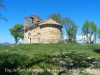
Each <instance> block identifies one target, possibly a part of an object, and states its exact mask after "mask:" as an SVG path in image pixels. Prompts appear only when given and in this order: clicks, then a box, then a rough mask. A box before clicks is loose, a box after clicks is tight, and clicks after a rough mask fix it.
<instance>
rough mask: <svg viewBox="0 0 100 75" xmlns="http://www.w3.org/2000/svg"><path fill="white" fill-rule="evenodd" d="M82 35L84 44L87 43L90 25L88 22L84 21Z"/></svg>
mask: <svg viewBox="0 0 100 75" xmlns="http://www.w3.org/2000/svg"><path fill="white" fill-rule="evenodd" d="M82 33H83V35H86V43H89V41H88V39H89V36H88V35H89V33H90V24H89V21H88V20H86V21H85V22H84V24H83V27H82Z"/></svg>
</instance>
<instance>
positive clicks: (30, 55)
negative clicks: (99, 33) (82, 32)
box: [0, 44, 100, 75]
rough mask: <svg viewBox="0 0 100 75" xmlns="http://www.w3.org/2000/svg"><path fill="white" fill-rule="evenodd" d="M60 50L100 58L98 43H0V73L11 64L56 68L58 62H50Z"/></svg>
mask: <svg viewBox="0 0 100 75" xmlns="http://www.w3.org/2000/svg"><path fill="white" fill-rule="evenodd" d="M61 51H63V52H73V54H74V53H75V54H74V55H76V54H77V56H78V55H79V54H86V55H87V56H89V57H94V58H96V59H97V60H100V44H83V45H82V44H22V45H14V47H11V46H3V45H0V74H2V73H1V72H2V71H3V70H4V68H5V67H10V68H11V66H12V68H48V67H49V68H57V69H58V64H56V63H54V62H52V58H54V54H55V53H57V52H61ZM77 58H78V57H77ZM59 59H60V58H59ZM79 59H80V58H79ZM2 75H3V74H2ZM6 75H8V74H6ZM14 75H18V74H14ZM19 75H20V74H19ZM22 75H29V74H25V73H24V74H22Z"/></svg>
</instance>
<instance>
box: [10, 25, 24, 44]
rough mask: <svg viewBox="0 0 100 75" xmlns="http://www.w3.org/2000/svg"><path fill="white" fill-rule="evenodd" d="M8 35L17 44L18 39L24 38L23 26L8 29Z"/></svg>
mask: <svg viewBox="0 0 100 75" xmlns="http://www.w3.org/2000/svg"><path fill="white" fill-rule="evenodd" d="M10 33H11V35H12V36H14V39H15V42H16V44H17V42H18V40H19V38H22V39H23V37H24V35H23V34H24V26H23V25H22V24H16V25H15V26H14V27H13V28H10Z"/></svg>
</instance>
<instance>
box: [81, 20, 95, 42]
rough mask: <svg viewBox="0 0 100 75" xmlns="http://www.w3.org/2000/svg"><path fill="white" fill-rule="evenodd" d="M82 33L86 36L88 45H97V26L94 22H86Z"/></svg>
mask: <svg viewBox="0 0 100 75" xmlns="http://www.w3.org/2000/svg"><path fill="white" fill-rule="evenodd" d="M82 33H83V35H84V36H86V43H96V38H97V26H96V24H95V23H94V22H91V21H88V20H86V21H85V22H84V24H83V27H82ZM92 39H93V40H92Z"/></svg>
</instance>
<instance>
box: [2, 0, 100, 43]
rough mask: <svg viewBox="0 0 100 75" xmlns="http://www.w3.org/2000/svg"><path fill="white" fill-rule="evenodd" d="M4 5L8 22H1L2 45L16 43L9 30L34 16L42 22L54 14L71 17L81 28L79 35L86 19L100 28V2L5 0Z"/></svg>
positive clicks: (79, 0)
mask: <svg viewBox="0 0 100 75" xmlns="http://www.w3.org/2000/svg"><path fill="white" fill-rule="evenodd" d="M4 4H5V6H6V8H7V11H5V10H3V9H2V10H0V13H1V14H2V15H4V16H5V17H6V18H7V19H8V22H6V21H4V20H0V35H1V36H0V43H3V42H10V43H14V42H15V40H14V38H13V36H12V35H10V32H9V28H12V27H13V26H14V25H15V24H18V23H20V24H23V25H24V18H25V17H26V16H30V15H34V14H36V15H38V16H39V17H40V18H41V19H42V20H45V19H46V18H47V16H48V15H50V14H52V13H60V14H61V15H62V17H70V18H71V19H72V20H74V21H75V23H76V24H77V25H78V26H79V29H78V34H79V33H80V32H81V27H82V25H83V23H84V21H85V20H86V19H88V20H89V21H93V22H94V23H95V24H96V25H97V26H98V27H99V28H100V0H5V3H4Z"/></svg>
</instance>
